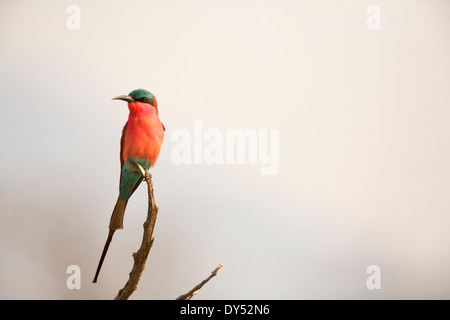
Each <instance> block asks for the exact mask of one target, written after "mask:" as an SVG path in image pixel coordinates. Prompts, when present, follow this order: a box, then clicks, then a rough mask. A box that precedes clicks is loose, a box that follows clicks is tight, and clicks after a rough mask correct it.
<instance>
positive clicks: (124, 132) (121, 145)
mask: <svg viewBox="0 0 450 320" xmlns="http://www.w3.org/2000/svg"><path fill="white" fill-rule="evenodd" d="M127 124H128V122H127V123H125V126H124V127H123V129H122V137H121V138H120V180H119V191H120V186H121V185H122V168H123V149H124V144H125V135H126V133H127ZM143 178H144V177H143V176H141V177H140V178H139V180H138V181H137V182H136V184H135V185H134V187H133V190H132V191H131V195H132V194H133V193H134V191H135V190H136V189H137V187H139V185H140V184H141V182H142V179H143ZM131 195H130V197H131Z"/></svg>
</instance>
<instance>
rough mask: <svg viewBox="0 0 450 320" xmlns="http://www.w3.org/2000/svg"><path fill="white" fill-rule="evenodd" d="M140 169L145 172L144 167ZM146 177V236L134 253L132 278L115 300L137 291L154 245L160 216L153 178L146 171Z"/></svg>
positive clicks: (127, 296)
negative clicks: (155, 230)
mask: <svg viewBox="0 0 450 320" xmlns="http://www.w3.org/2000/svg"><path fill="white" fill-rule="evenodd" d="M139 169H140V170H142V171H144V170H143V169H142V167H140V168H139ZM144 177H145V181H147V186H148V212H147V220H145V222H144V234H143V236H142V242H141V247H140V248H139V250H138V251H137V252H135V253H133V259H134V264H133V268H132V269H131V272H130V277H129V279H128V281H127V283H126V284H125V286H124V287H123V288H122V289H120V290H119V292H118V293H117V295H116V296H115V298H114V300H127V299H128V298H129V297H130V295H131V294H132V293H133V292H134V291H135V290H136V289H137V285H138V282H139V280H140V278H141V275H142V272H143V271H144V269H145V262H146V261H147V257H148V254H149V252H150V249H151V247H152V245H153V240H154V238H153V230H154V228H155V222H156V217H157V215H158V207H157V206H156V203H155V199H154V196H153V183H152V176H151V174H149V173H148V171H147V170H145V172H144Z"/></svg>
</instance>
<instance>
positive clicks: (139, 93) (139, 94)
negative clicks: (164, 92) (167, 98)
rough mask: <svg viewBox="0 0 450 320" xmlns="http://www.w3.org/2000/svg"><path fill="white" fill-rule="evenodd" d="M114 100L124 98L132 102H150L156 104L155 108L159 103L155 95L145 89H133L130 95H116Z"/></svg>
mask: <svg viewBox="0 0 450 320" xmlns="http://www.w3.org/2000/svg"><path fill="white" fill-rule="evenodd" d="M113 100H123V101H126V102H128V103H132V102H142V103H148V104H151V105H152V106H154V107H155V108H158V103H157V102H156V99H155V96H154V95H153V94H152V93H151V92H149V91H147V90H145V89H136V90H133V91H131V92H130V93H129V94H128V95H123V96H118V97H114V98H113Z"/></svg>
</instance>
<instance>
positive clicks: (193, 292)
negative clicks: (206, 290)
mask: <svg viewBox="0 0 450 320" xmlns="http://www.w3.org/2000/svg"><path fill="white" fill-rule="evenodd" d="M220 268H222V265H221V264H219V265H218V266H217V267H216V269H214V271H213V272H211V274H210V275H209V277H208V278H206V279H205V280H203V281H202V282H200V283H199V284H198V285H196V286H195V287H194V288H193V289H192V290H191V291H189V292H188V293H185V294H182V295H181V296H179V297H178V298H177V299H176V300H191V298H192V297H193V296H194V295H196V294H197V291H198V290H200V289H201V288H202V287H203V286H204V285H205V284H206V283H207V282H208V281H209V280H211V279H212V278H213V277H215V276H216V275H217V271H219V269H220Z"/></svg>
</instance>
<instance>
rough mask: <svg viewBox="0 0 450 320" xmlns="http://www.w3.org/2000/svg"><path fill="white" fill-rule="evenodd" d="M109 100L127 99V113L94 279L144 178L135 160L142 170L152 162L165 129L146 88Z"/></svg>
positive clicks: (154, 101)
mask: <svg viewBox="0 0 450 320" xmlns="http://www.w3.org/2000/svg"><path fill="white" fill-rule="evenodd" d="M113 100H124V101H126V102H128V109H129V110H130V114H129V116H128V121H127V123H126V124H125V126H124V127H123V130H122V138H121V139H120V168H121V172H120V183H119V198H118V199H117V202H116V205H115V207H114V210H113V213H112V215H111V220H110V222H109V233H108V238H107V240H106V243H105V247H104V248H103V252H102V255H101V257H100V262H99V263H98V267H97V271H96V273H95V277H94V281H93V282H94V283H95V282H97V278H98V274H99V272H100V269H101V267H102V264H103V260H104V258H105V255H106V252H107V251H108V247H109V244H110V242H111V240H112V237H113V234H114V232H115V231H116V230H117V229H122V228H123V215H124V213H125V208H126V206H127V202H128V199H129V198H130V197H131V195H132V194H133V192H134V191H135V190H136V189H137V187H138V186H139V184H140V183H141V182H142V179H143V178H144V177H143V176H142V173H141V171H140V169H139V167H138V165H137V164H140V165H141V166H142V168H143V169H145V170H148V169H149V168H150V167H152V166H154V165H155V162H156V159H157V158H158V155H159V150H160V148H161V143H162V141H163V138H164V130H165V128H164V125H163V124H162V123H161V121H160V120H159V117H158V104H157V102H156V99H155V97H154V96H153V94H151V93H150V92H148V91H147V90H144V89H137V90H134V91H132V92H130V94H129V95H127V96H126V95H124V96H118V97H115V98H113Z"/></svg>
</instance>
